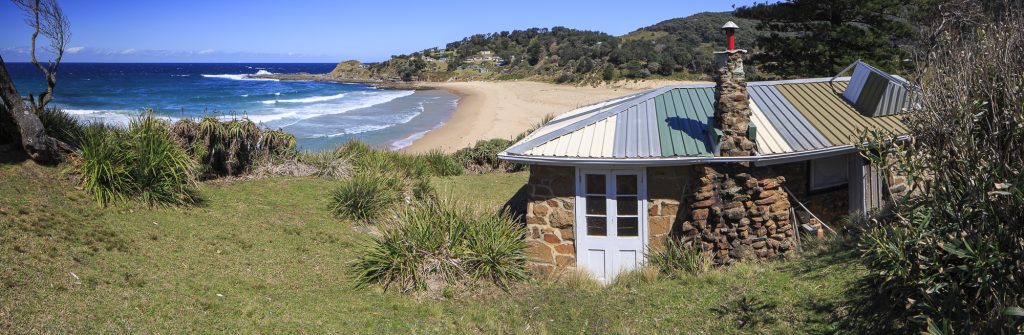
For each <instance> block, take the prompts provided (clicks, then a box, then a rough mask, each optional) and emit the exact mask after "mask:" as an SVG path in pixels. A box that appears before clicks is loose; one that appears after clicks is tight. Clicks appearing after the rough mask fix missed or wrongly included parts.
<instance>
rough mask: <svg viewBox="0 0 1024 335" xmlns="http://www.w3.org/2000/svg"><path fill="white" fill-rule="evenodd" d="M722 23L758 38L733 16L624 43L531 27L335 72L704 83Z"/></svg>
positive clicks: (635, 35) (684, 23) (745, 41)
mask: <svg viewBox="0 0 1024 335" xmlns="http://www.w3.org/2000/svg"><path fill="white" fill-rule="evenodd" d="M727 21H735V22H736V23H737V24H739V25H740V26H741V27H742V29H743V31H742V33H741V34H739V40H738V41H737V42H738V43H739V45H740V46H746V47H748V48H749V47H751V46H752V45H753V41H754V38H755V37H756V36H757V35H759V34H760V32H759V31H758V30H757V24H756V21H753V20H747V19H739V18H737V17H735V16H733V15H732V13H730V12H721V13H699V14H694V15H691V16H688V17H684V18H676V19H671V20H666V21H663V22H660V23H657V24H655V25H652V26H649V27H644V28H640V29H638V30H636V31H634V32H631V33H629V34H626V35H625V36H612V35H609V34H606V33H603V32H598V31H585V30H577V29H571V28H566V27H553V28H550V29H549V28H530V29H526V30H514V31H501V32H494V33H488V34H477V35H473V36H469V37H466V38H463V39H462V40H459V41H455V42H451V43H448V44H447V45H445V47H443V48H431V49H426V50H421V51H417V52H413V53H411V54H405V55H395V56H392V57H391V58H390V59H389V60H387V61H384V62H380V63H373V64H368V65H365V66H363V67H353V64H352V63H351V62H352V61H346V62H342V63H341V64H339V65H338V68H337V69H336V70H335V71H334V72H333V73H334V74H335V75H337V76H341V77H362V76H366V77H369V78H376V79H385V80H426V81H443V80H449V79H457V80H467V79H520V78H533V79H540V80H551V81H555V82H560V83H561V82H594V81H602V80H617V79H623V78H625V79H642V78H649V77H671V78H702V77H704V76H706V75H708V74H710V73H711V71H712V70H713V65H714V59H713V54H712V53H713V52H714V51H715V50H720V49H723V48H724V47H725V46H724V43H725V41H724V37H723V34H722V32H721V29H720V28H721V26H722V24H724V23H725V22H727ZM357 65H358V64H357Z"/></svg>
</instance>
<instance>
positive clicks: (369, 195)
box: [330, 172, 403, 222]
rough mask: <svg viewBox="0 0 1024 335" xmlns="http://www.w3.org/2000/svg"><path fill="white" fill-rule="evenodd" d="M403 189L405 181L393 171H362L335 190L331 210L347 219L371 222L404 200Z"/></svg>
mask: <svg viewBox="0 0 1024 335" xmlns="http://www.w3.org/2000/svg"><path fill="white" fill-rule="evenodd" d="M402 193H403V192H402V181H401V180H399V179H398V178H396V177H394V176H393V175H390V174H385V173H380V172H361V173H358V174H356V175H355V176H353V177H352V178H351V179H349V180H346V181H344V182H342V184H341V185H340V186H338V187H337V188H336V189H334V191H332V192H331V199H330V209H331V213H332V214H334V216H336V217H339V218H343V219H349V220H357V221H364V222H368V221H371V220H375V219H378V218H380V217H381V216H383V215H384V214H385V213H387V212H388V210H390V209H391V208H392V207H394V206H395V205H396V204H398V203H400V202H401V200H402Z"/></svg>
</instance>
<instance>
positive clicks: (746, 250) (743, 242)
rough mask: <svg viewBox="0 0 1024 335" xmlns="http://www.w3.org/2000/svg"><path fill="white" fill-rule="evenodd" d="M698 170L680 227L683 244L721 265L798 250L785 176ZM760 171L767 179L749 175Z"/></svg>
mask: <svg viewBox="0 0 1024 335" xmlns="http://www.w3.org/2000/svg"><path fill="white" fill-rule="evenodd" d="M698 169H700V170H701V171H700V175H701V177H700V178H699V187H698V188H697V189H696V191H695V192H694V193H692V194H691V195H690V196H689V199H688V200H689V201H688V206H687V207H688V210H689V215H688V220H687V221H684V222H683V223H682V225H681V227H680V231H681V234H682V240H683V242H684V243H685V244H687V245H690V246H693V247H699V248H700V249H701V250H704V251H706V252H710V253H711V255H712V256H713V257H714V259H715V262H716V263H719V264H731V263H733V262H736V261H738V260H743V259H775V258H777V257H779V256H780V255H783V254H787V253H791V252H792V251H793V250H794V249H795V248H794V243H793V236H794V234H795V231H794V229H793V226H792V225H791V224H790V211H789V209H790V205H789V196H788V195H787V194H786V191H785V190H784V189H783V187H782V184H783V183H784V182H785V181H786V179H785V177H781V176H777V175H774V174H772V173H771V172H770V170H768V169H742V172H741V171H738V170H736V169H734V168H732V167H728V166H723V167H710V166H703V167H698ZM759 170H764V171H760V172H767V175H766V176H756V177H755V176H754V175H752V173H748V172H746V171H753V173H755V174H756V172H758V171H759Z"/></svg>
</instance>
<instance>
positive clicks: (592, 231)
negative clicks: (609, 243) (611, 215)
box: [587, 216, 608, 236]
mask: <svg viewBox="0 0 1024 335" xmlns="http://www.w3.org/2000/svg"><path fill="white" fill-rule="evenodd" d="M587 235H590V236H607V235H608V218H605V217H600V216H588V217H587Z"/></svg>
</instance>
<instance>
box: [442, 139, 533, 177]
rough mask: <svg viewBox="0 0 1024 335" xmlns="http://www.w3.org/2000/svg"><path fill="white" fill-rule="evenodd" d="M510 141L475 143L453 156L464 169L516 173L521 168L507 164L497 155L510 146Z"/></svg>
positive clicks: (493, 140)
mask: <svg viewBox="0 0 1024 335" xmlns="http://www.w3.org/2000/svg"><path fill="white" fill-rule="evenodd" d="M512 143H513V142H512V141H510V140H506V139H501V138H494V139H490V140H480V141H477V142H476V144H474V145H473V146H472V147H468V148H462V149H459V150H458V151H456V152H455V154H454V156H455V159H457V160H458V161H459V162H460V163H462V166H464V167H466V169H470V170H477V171H481V170H482V171H486V170H494V169H505V170H507V171H510V172H511V171H518V170H520V169H521V168H522V167H521V166H519V165H516V164H507V163H505V162H504V161H502V160H501V159H499V158H498V153H500V152H502V151H504V150H505V149H507V148H508V147H509V146H511V145H512Z"/></svg>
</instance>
